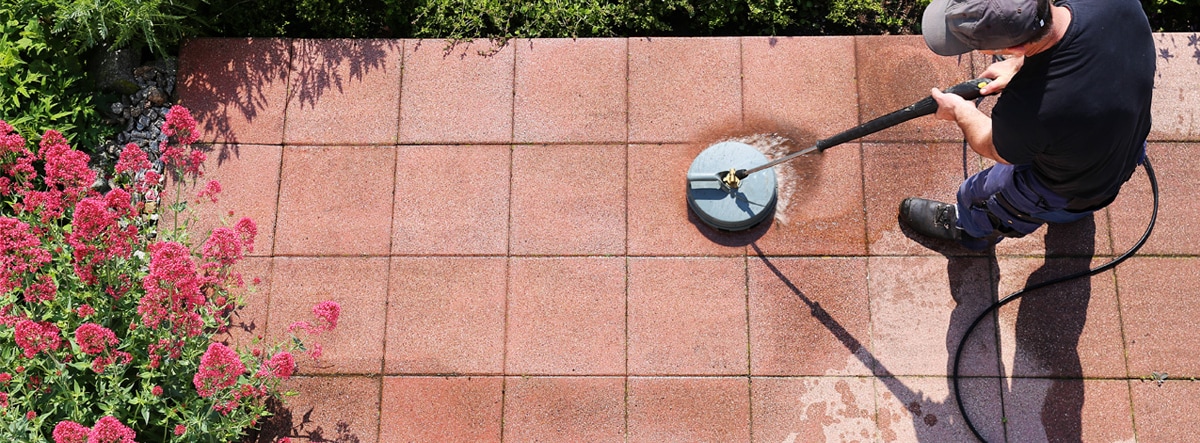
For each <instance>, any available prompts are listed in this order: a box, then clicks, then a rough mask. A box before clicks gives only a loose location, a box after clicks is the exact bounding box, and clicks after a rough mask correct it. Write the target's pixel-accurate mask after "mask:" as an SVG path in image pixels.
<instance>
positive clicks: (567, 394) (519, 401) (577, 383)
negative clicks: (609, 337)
mask: <svg viewBox="0 0 1200 443" xmlns="http://www.w3.org/2000/svg"><path fill="white" fill-rule="evenodd" d="M504 393H505V401H504V440H506V441H587V442H624V441H625V379H624V378H623V377H509V378H508V380H507V382H506V383H505V388H504Z"/></svg>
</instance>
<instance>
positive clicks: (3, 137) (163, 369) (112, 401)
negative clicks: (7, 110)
mask: <svg viewBox="0 0 1200 443" xmlns="http://www.w3.org/2000/svg"><path fill="white" fill-rule="evenodd" d="M195 124H196V123H195V121H194V120H193V119H192V117H191V116H190V114H189V113H188V111H187V109H185V108H182V107H178V106H176V107H173V108H171V110H170V112H169V113H168V115H167V118H166V123H165V124H164V126H163V133H164V134H166V135H167V140H166V141H165V142H163V145H162V146H161V147H160V151H161V152H162V161H163V163H164V164H165V165H166V170H165V171H164V172H165V173H166V174H168V175H173V176H174V177H173V178H174V179H173V180H169V182H171V183H173V185H172V186H173V188H174V190H175V191H176V192H182V189H185V188H186V187H187V186H190V185H192V184H194V183H196V182H197V181H198V180H200V178H201V177H202V175H203V171H202V170H201V165H202V164H203V162H204V160H205V158H204V157H205V154H204V153H203V152H202V151H201V150H198V149H193V146H192V144H193V143H194V142H195V141H196V137H195V135H194V130H195ZM87 164H88V156H87V155H86V154H84V153H82V152H80V151H78V150H75V149H73V148H71V147H70V146H69V145H68V144H67V142H66V140H65V139H64V138H63V136H62V135H61V134H59V133H58V132H55V131H47V132H46V133H45V134H44V135H43V136H42V138H41V140H40V141H39V143H38V144H37V146H36V150H35V149H33V148H31V147H30V146H29V144H28V143H27V142H26V140H25V139H24V138H23V137H21V135H20V134H17V133H16V132H14V130H13V128H12V126H10V125H8V124H7V123H5V122H3V121H0V441H46V440H53V441H55V442H56V443H64V442H79V443H82V442H85V441H86V442H128V441H134V439H136V440H137V441H143V442H148V441H152V442H156V441H176V440H178V441H235V440H238V439H239V438H240V437H241V436H243V435H244V434H245V432H246V431H248V430H250V429H253V428H254V427H256V426H257V425H258V424H259V423H261V421H262V419H263V418H264V417H266V416H268V415H269V412H268V410H267V404H268V401H272V400H278V399H280V398H281V397H282V396H283V395H286V394H288V393H285V392H283V391H282V387H281V384H282V381H283V380H285V379H287V378H289V377H291V376H292V374H293V373H294V371H295V368H296V363H295V358H296V354H297V353H300V352H306V353H307V354H309V355H310V356H312V357H313V358H316V357H318V355H315V354H318V353H319V346H315V345H313V344H309V345H308V347H306V345H305V342H304V340H302V339H301V338H302V337H307V338H311V337H312V336H314V335H318V334H321V333H324V332H327V331H329V330H331V329H333V328H334V327H335V326H336V324H337V320H338V317H339V314H340V307H339V306H338V305H337V304H336V303H333V302H323V303H320V304H318V305H317V306H315V307H314V309H313V315H314V316H315V317H316V319H317V321H316V322H313V323H309V322H306V321H301V322H296V323H295V324H293V327H291V328H289V332H291V333H292V334H293V336H292V339H291V340H288V341H285V342H284V343H279V344H264V343H261V342H260V340H258V339H256V340H254V341H253V342H252V343H251V344H250V345H249V346H243V347H238V346H234V345H231V344H229V343H222V342H219V341H214V338H215V337H217V336H218V334H222V333H224V332H226V331H227V330H228V328H229V327H230V325H231V320H230V317H231V314H232V313H233V312H234V311H235V310H236V309H238V308H239V307H240V306H242V305H243V302H242V300H241V299H240V294H242V293H243V292H245V291H247V290H250V289H252V287H253V284H250V285H247V284H246V282H245V281H244V279H243V276H242V275H241V274H240V273H239V272H237V264H238V263H239V261H240V260H241V259H242V258H243V256H244V254H245V253H246V252H252V248H253V244H254V238H255V236H256V234H257V228H256V226H255V224H254V222H253V221H252V220H250V219H248V218H242V219H240V220H238V221H237V222H236V223H234V224H233V225H232V226H225V227H218V228H215V229H213V230H212V232H211V233H209V234H208V235H207V236H206V237H205V238H206V239H205V240H204V242H203V243H201V244H200V245H198V246H196V245H192V244H190V242H189V240H188V232H187V226H188V223H186V221H187V220H188V219H189V218H188V217H189V216H190V214H191V212H190V211H189V209H188V208H187V205H188V203H189V202H188V201H187V200H186V199H182V198H180V199H176V201H178V202H179V203H175V204H172V205H169V206H168V207H167V208H166V209H165V210H164V211H165V212H167V213H170V214H172V215H173V216H174V217H175V219H176V220H179V219H180V218H181V217H182V219H183V220H184V221H185V222H182V223H179V222H177V223H174V224H173V225H172V228H171V229H161V228H160V226H159V223H158V219H159V218H160V214H159V212H160V211H159V210H155V208H157V207H158V206H159V205H157V203H158V200H159V198H158V196H159V194H160V192H161V190H162V188H163V183H165V182H168V180H165V179H164V177H162V176H161V175H160V174H159V173H157V172H156V171H155V170H154V169H153V168H152V167H151V164H150V160H149V159H148V158H147V155H146V154H145V152H143V151H142V150H141V149H140V148H138V147H137V146H136V145H132V144H130V145H127V146H126V147H125V149H124V151H122V153H121V156H120V160H119V161H118V163H117V165H116V168H115V172H114V176H113V177H111V180H106V182H108V183H114V184H116V185H117V186H116V187H114V188H113V189H112V190H110V191H108V192H107V193H105V194H103V195H101V194H99V193H98V192H97V191H95V190H94V189H92V188H91V186H92V185H93V183H95V182H96V176H95V175H96V173H95V172H94V171H92V170H90V169H88V167H87ZM200 189H201V191H200V193H199V194H198V195H196V199H195V200H194V203H201V202H202V201H204V200H213V201H215V199H216V198H217V195H218V194H219V193H220V191H221V188H220V184H219V183H217V182H209V183H208V184H207V185H205V186H202V187H200Z"/></svg>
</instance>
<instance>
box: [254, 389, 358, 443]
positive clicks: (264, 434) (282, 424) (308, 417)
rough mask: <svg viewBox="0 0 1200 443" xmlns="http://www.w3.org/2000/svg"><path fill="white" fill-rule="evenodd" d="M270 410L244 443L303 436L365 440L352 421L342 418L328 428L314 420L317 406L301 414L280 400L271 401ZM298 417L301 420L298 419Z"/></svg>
mask: <svg viewBox="0 0 1200 443" xmlns="http://www.w3.org/2000/svg"><path fill="white" fill-rule="evenodd" d="M267 410H268V411H270V412H271V414H273V415H271V416H270V417H267V418H266V419H265V420H264V421H263V422H262V423H261V426H260V427H259V428H258V429H256V430H252V431H251V432H249V433H247V435H246V438H243V439H242V441H241V443H274V442H277V441H279V440H280V439H283V438H291V439H297V438H303V439H305V440H307V441H309V442H313V443H319V442H330V443H359V442H360V441H361V439H360V438H359V437H358V435H357V434H355V433H353V432H351V431H350V424H349V423H347V422H345V421H342V420H338V422H337V423H336V424H334V427H333V429H325V428H324V427H323V426H321V425H319V424H316V423H315V422H314V421H313V420H312V414H313V410H314V408H309V409H308V410H307V411H305V412H304V413H303V414H301V415H300V416H299V417H296V416H295V414H293V411H292V410H291V409H289V408H287V407H286V406H284V405H283V403H282V402H280V401H279V400H275V399H271V400H269V401H268V402H267ZM297 420H299V421H298V422H297Z"/></svg>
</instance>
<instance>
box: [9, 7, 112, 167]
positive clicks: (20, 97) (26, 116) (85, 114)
mask: <svg viewBox="0 0 1200 443" xmlns="http://www.w3.org/2000/svg"><path fill="white" fill-rule="evenodd" d="M24 6H25V7H23V8H22V7H16V8H13V9H8V10H0V72H3V73H4V75H0V118H3V119H5V120H7V121H8V122H9V124H11V125H12V126H14V127H16V128H17V130H18V131H20V132H22V133H25V134H41V133H42V132H45V130H47V129H50V128H56V129H58V130H60V131H62V132H63V133H65V134H67V135H68V138H70V139H72V140H73V141H74V142H75V143H77V144H81V145H84V146H97V145H99V142H100V140H103V139H104V138H105V137H107V136H109V135H110V134H112V133H114V132H115V128H111V127H107V126H105V125H104V124H103V123H102V121H101V117H100V115H99V113H98V112H97V111H96V108H95V106H94V104H93V100H92V91H91V87H90V85H89V83H88V82H87V78H86V75H85V71H84V67H83V64H82V63H81V61H80V55H79V54H78V50H77V48H78V46H79V44H78V42H77V41H76V40H74V39H72V38H63V37H60V36H55V35H53V33H51V32H50V30H49V29H47V24H46V21H45V20H44V19H43V18H42V17H44V16H43V15H41V13H45V12H47V11H48V9H46V8H40V7H36V5H32V4H26V5H24Z"/></svg>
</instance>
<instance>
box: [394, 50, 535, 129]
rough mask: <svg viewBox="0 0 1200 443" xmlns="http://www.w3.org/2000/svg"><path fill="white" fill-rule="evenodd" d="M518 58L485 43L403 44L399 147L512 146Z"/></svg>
mask: <svg viewBox="0 0 1200 443" xmlns="http://www.w3.org/2000/svg"><path fill="white" fill-rule="evenodd" d="M515 53H516V46H515V45H513V44H500V43H497V42H491V41H487V40H480V41H470V42H452V41H448V40H440V39H430V40H424V39H422V40H405V41H404V75H403V77H404V78H403V79H402V80H401V90H400V135H399V142H400V143H402V144H419V143H437V144H442V143H507V142H511V141H512V136H513V64H514V63H515V62H516V59H515V57H514V55H515Z"/></svg>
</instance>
